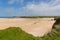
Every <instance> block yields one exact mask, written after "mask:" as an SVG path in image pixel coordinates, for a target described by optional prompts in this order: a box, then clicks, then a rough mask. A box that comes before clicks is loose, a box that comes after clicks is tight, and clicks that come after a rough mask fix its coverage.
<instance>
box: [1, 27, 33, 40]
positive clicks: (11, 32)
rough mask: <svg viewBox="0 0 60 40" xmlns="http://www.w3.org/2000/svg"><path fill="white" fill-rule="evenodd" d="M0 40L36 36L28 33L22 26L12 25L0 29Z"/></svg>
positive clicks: (29, 38)
mask: <svg viewBox="0 0 60 40" xmlns="http://www.w3.org/2000/svg"><path fill="white" fill-rule="evenodd" d="M0 40H34V36H32V35H30V34H27V33H26V32H24V31H22V30H21V29H20V28H15V27H10V28H7V29H5V30H0Z"/></svg>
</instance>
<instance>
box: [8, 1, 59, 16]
mask: <svg viewBox="0 0 60 40" xmlns="http://www.w3.org/2000/svg"><path fill="white" fill-rule="evenodd" d="M22 2H23V1H22ZM58 2H60V0H51V1H50V2H49V3H44V2H41V3H39V4H37V5H36V4H34V3H32V2H31V3H29V4H27V5H26V6H24V7H22V8H19V9H17V10H15V9H14V10H13V8H12V9H11V10H12V11H10V10H9V11H7V12H14V11H16V14H17V15H40V16H41V15H43V16H45V15H47V16H48V15H49V16H52V15H60V3H59V4H58ZM56 4H57V5H56ZM54 5H55V6H54Z"/></svg>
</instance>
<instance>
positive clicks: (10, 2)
mask: <svg viewBox="0 0 60 40" xmlns="http://www.w3.org/2000/svg"><path fill="white" fill-rule="evenodd" d="M23 1H24V0H9V1H8V4H14V3H21V4H22V3H23Z"/></svg>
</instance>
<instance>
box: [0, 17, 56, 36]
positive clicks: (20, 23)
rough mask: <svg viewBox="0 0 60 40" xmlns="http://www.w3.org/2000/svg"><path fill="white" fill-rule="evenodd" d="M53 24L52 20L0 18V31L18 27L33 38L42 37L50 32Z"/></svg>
mask: <svg viewBox="0 0 60 40" xmlns="http://www.w3.org/2000/svg"><path fill="white" fill-rule="evenodd" d="M54 22H55V21H54V18H0V30H3V29H6V28H8V27H20V28H22V30H24V31H25V32H27V33H29V34H32V35H34V36H43V35H45V34H47V33H49V32H50V31H51V29H52V25H53V23H54Z"/></svg>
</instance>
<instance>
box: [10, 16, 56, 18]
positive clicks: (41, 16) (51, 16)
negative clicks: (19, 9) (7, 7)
mask: <svg viewBox="0 0 60 40" xmlns="http://www.w3.org/2000/svg"><path fill="white" fill-rule="evenodd" d="M55 17H57V16H13V17H11V18H55Z"/></svg>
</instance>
